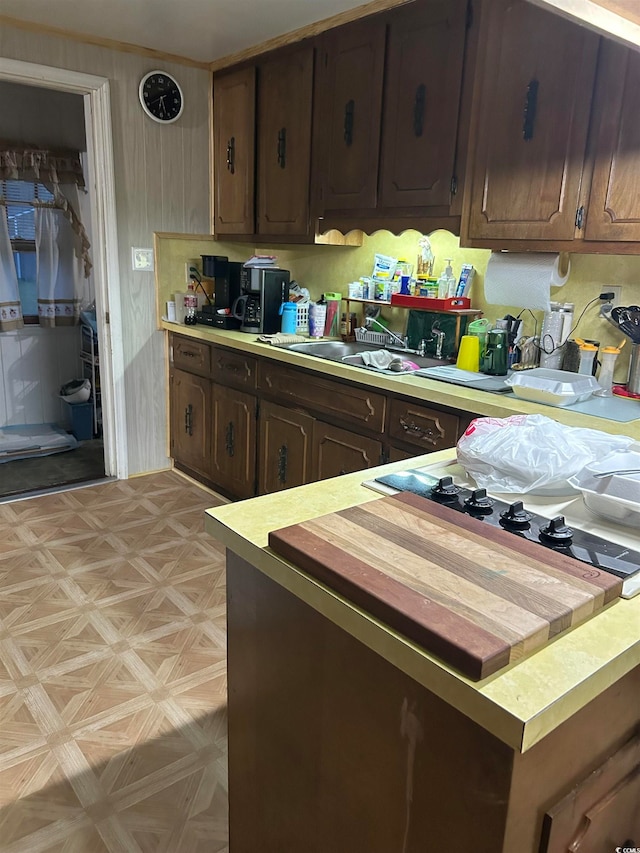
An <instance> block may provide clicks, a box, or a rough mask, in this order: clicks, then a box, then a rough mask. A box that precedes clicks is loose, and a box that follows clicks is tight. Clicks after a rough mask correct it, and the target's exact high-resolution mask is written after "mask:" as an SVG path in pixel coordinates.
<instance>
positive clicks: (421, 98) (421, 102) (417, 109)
mask: <svg viewBox="0 0 640 853" xmlns="http://www.w3.org/2000/svg"><path fill="white" fill-rule="evenodd" d="M426 104H427V87H426V86H425V85H424V83H420V85H419V86H418V88H417V89H416V99H415V101H414V104H413V132H414V134H415V136H422V134H423V133H424V111H425V107H426Z"/></svg>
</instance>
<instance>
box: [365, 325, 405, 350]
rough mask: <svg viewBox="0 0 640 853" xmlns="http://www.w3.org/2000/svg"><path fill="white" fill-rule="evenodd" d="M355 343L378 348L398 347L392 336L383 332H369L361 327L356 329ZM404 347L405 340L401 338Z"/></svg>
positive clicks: (396, 340) (395, 339)
mask: <svg viewBox="0 0 640 853" xmlns="http://www.w3.org/2000/svg"><path fill="white" fill-rule="evenodd" d="M355 334H356V341H358V342H359V343H363V344H374V345H375V346H378V347H388V346H394V345H395V346H396V347H397V346H398V339H397V338H396V337H395V336H393V335H388V334H386V333H385V332H370V331H369V330H368V329H365V328H364V327H361V328H359V329H356V332H355ZM402 340H403V341H404V344H405V346H406V344H407V339H406V338H402Z"/></svg>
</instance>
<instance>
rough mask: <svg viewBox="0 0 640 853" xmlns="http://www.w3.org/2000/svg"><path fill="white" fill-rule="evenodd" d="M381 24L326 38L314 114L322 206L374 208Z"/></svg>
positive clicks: (340, 31) (372, 23) (360, 24)
mask: <svg viewBox="0 0 640 853" xmlns="http://www.w3.org/2000/svg"><path fill="white" fill-rule="evenodd" d="M384 47H385V21H384V19H382V18H373V19H371V20H364V21H357V22H355V23H353V24H349V25H347V26H344V27H338V28H337V29H335V30H332V31H330V32H329V33H328V34H327V36H326V37H325V43H324V49H323V51H322V56H321V60H320V61H321V67H320V73H319V75H318V81H319V85H318V90H317V91H318V95H319V98H318V101H319V104H320V107H319V109H318V112H317V115H316V121H317V123H318V124H319V134H320V138H321V140H322V141H321V152H322V153H321V157H322V161H323V162H322V166H321V174H322V176H323V181H322V183H323V187H322V200H321V206H322V207H323V208H324V209H326V210H352V209H354V208H373V207H375V206H376V195H377V180H378V154H379V146H380V120H381V111H382V77H383V71H384Z"/></svg>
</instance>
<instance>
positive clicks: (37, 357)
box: [0, 326, 83, 427]
mask: <svg viewBox="0 0 640 853" xmlns="http://www.w3.org/2000/svg"><path fill="white" fill-rule="evenodd" d="M0 373H1V375H2V377H3V380H4V381H3V382H2V383H0V426H15V425H18V424H46V423H54V424H59V425H60V426H62V427H67V426H68V425H69V415H68V411H67V408H68V407H67V406H65V404H64V403H63V402H62V400H60V399H59V398H58V391H59V390H60V386H61V385H63V384H64V383H65V382H69V381H70V380H71V379H78V378H80V377H81V376H82V375H83V374H82V369H81V363H80V326H76V327H69V328H66V327H64V326H63V327H60V328H57V329H45V328H40V327H39V326H25V327H24V329H19V330H17V331H15V332H3V333H2V334H1V335H0Z"/></svg>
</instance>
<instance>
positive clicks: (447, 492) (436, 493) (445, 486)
mask: <svg viewBox="0 0 640 853" xmlns="http://www.w3.org/2000/svg"><path fill="white" fill-rule="evenodd" d="M459 492H460V488H459V487H458V486H455V485H454V484H453V477H441V478H440V479H439V480H438V485H437V486H434V487H433V488H432V489H431V495H432V497H434V498H435V499H436V500H438V501H443V502H446V501H455V500H457V497H458V494H459Z"/></svg>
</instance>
